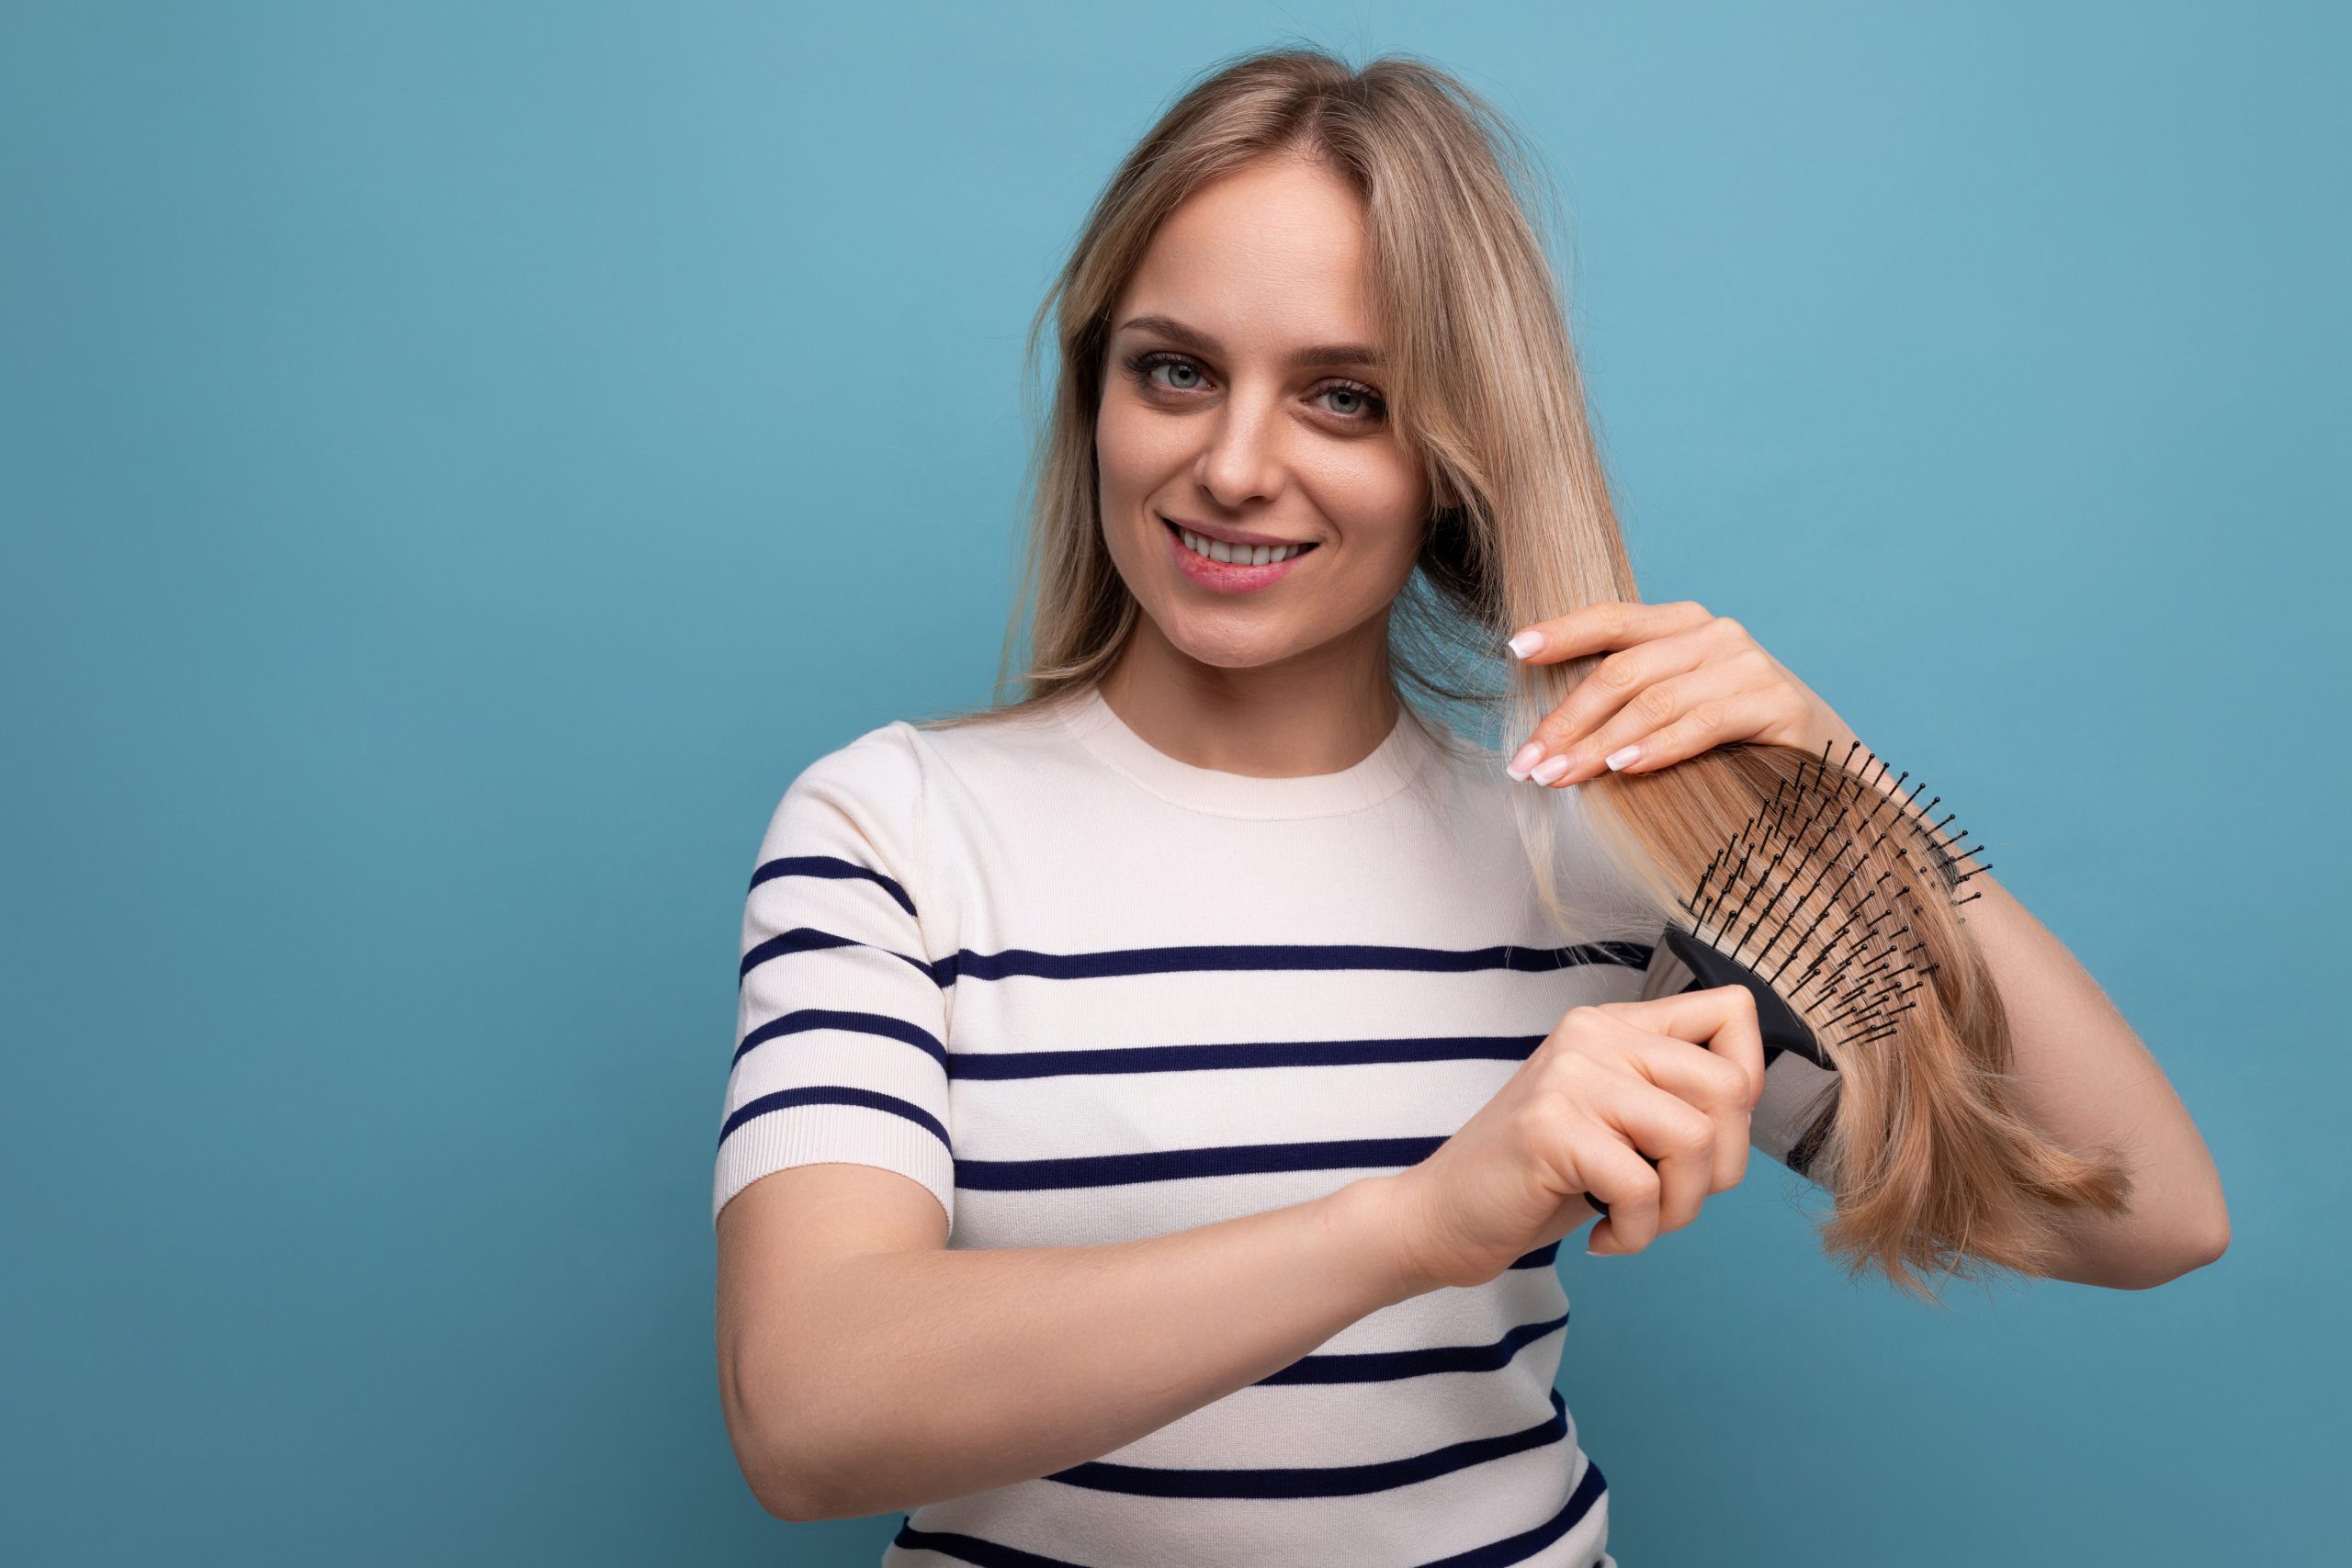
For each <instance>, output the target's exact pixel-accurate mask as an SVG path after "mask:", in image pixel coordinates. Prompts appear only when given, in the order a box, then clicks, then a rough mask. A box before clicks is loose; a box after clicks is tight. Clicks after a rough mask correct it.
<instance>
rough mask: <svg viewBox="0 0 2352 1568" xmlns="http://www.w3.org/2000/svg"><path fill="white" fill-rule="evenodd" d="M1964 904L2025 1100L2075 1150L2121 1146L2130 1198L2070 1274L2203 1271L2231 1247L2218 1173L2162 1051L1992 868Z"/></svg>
mask: <svg viewBox="0 0 2352 1568" xmlns="http://www.w3.org/2000/svg"><path fill="white" fill-rule="evenodd" d="M1964 886H1965V887H1966V889H1967V891H1969V892H1971V893H1973V892H1975V891H1976V890H1977V889H1979V888H1982V889H1983V890H1984V894H1985V896H1984V897H1982V898H1977V899H1973V900H1972V901H1971V902H1970V904H1969V906H1968V908H1967V916H1968V929H1969V931H1971V932H1972V933H1973V935H1974V936H1975V938H1976V941H1977V945H1978V946H1979V947H1980V948H1981V949H1982V950H1983V952H1984V953H1985V963H1986V964H1988V965H1989V966H1990V967H1991V969H1992V971H1993V974H1994V976H1995V978H1996V984H1997V985H1998V987H1999V988H2000V992H2001V1001H2002V1004H2003V1006H2004V1007H2005V1008H2006V1009H2007V1012H2008V1016H2009V1038H2010V1043H2011V1046H2012V1048H2013V1051H2014V1054H2015V1056H2016V1062H2015V1067H2014V1070H2015V1071H2016V1073H2017V1075H2018V1081H2017V1083H2016V1084H2015V1085H2014V1089H2013V1092H2014V1093H2015V1095H2016V1096H2017V1100H2018V1110H2019V1111H2021V1112H2022V1113H2023V1114H2024V1115H2025V1116H2026V1117H2027V1119H2028V1120H2030V1121H2031V1122H2033V1123H2034V1124H2035V1125H2036V1126H2039V1127H2040V1128H2041V1130H2042V1131H2044V1132H2045V1133H2048V1134H2050V1135H2051V1136H2052V1138H2054V1139H2056V1140H2057V1141H2058V1142H2059V1143H2061V1144H2063V1145H2065V1146H2067V1147H2068V1148H2071V1149H2073V1150H2075V1152H2077V1153H2087V1152H2088V1151H2090V1150H2091V1149H2094V1148H2097V1147H2099V1146H2101V1145H2107V1146H2111V1147H2113V1148H2115V1149H2117V1150H2119V1151H2120V1152H2121V1154H2122V1155H2123V1156H2124V1160H2125V1165H2126V1168H2127V1169H2128V1170H2129V1172H2130V1173H2131V1207H2130V1209H2128V1210H2127V1211H2125V1212H2124V1213H2120V1214H2098V1213H2094V1214H2092V1215H2090V1216H2089V1217H2088V1218H2087V1219H2086V1220H2084V1221H2082V1222H2079V1223H2078V1224H2076V1225H2075V1228H2074V1231H2073V1233H2072V1235H2073V1243H2072V1247H2071V1249H2070V1252H2069V1256H2068V1258H2067V1259H2066V1261H2065V1263H2064V1266H2062V1267H2061V1268H2059V1269H2056V1270H2055V1272H2056V1274H2057V1277H2058V1278H2060V1279H2062V1280H2075V1281H2076V1282H2078V1283H2080V1284H2086V1285H2106V1286H2109V1287H2111V1288H2113V1289H2117V1290H2144V1289H2146V1288H2147V1287H2149V1286H2151V1285H2161V1284H2163V1283H2164V1282H2165V1280H2173V1279H2177V1278H2178V1277H2179V1276H2181V1275H2183V1274H2186V1273H2188V1271H2189V1270H2190V1269H2200V1268H2202V1267H2204V1266H2205V1265H2206V1264H2208V1263H2211V1262H2212V1261H2213V1260H2214V1259H2215V1258H2219V1257H2221V1256H2222V1252H2223V1250H2224V1249H2226V1248H2227V1247H2229V1245H2230V1212H2229V1208H2228V1205H2227V1204H2226V1203H2224V1202H2223V1201H2222V1179H2221V1177H2220V1175H2219V1173H2217V1172H2216V1171H2215V1170H2214V1168H2213V1156H2212V1155H2211V1152H2209V1151H2208V1150H2207V1149H2206V1147H2205V1140H2204V1139H2203V1138H2202V1137H2200V1136H2199V1134H2198V1132H2197V1124H2196V1122H2193V1121H2191V1120H2190V1119H2189V1115H2188V1110H2187V1108H2186V1107H2184V1106H2183V1105H2182V1104H2181V1102H2180V1097H2179V1096H2178V1095H2177V1094H2175V1093H2174V1092H2173V1089H2172V1085H2171V1083H2170V1082H2168V1081H2167V1080H2166V1079H2165V1075H2164V1069H2162V1068H2161V1067H2159V1066H2156V1061H2155V1058H2154V1056H2152V1055H2149V1053H2148V1048H2147V1047H2146V1046H2145V1045H2144V1044H2143V1043H2141V1041H2140V1037H2139V1035H2138V1034H2136V1033H2135V1032H2133V1031H2132V1028H2131V1025H2130V1024H2129V1023H2126V1022H2125V1021H2124V1020H2123V1015H2122V1014H2121V1013H2120V1012H2119V1011H2117V1010H2116V1008H2115V1004H2114V1003H2112V1002H2111V1001H2109V999H2108V998H2107V993H2106V992H2104V991H2102V990H2101V989H2100V988H2099V986H2098V982H2097V981H2096V980H2094V979H2092V978H2091V976H2090V975H2089V974H2088V973H2087V972H2086V971H2085V970H2084V968H2083V966H2082V965H2081V964H2078V963H2077V962H2075V955H2074V954H2073V953H2069V952H2068V951H2067V950H2066V948H2065V945H2064V943H2062V942H2059V940H2058V939H2057V938H2056V937H2054V936H2052V934H2051V933H2050V931H2048V930H2047V929H2046V928H2044V927H2043V926H2042V924H2041V922H2040V921H2039V920H2037V919H2034V918H2033V916H2032V915H2030V914H2029V913H2028V912H2027V911H2026V908H2025V906H2024V905H2022V904H2020V903H2018V901H2017V899H2016V898H2014V897H2011V896H2010V895H2009V892H2008V890H2007V888H2004V887H2003V886H2000V885H1999V884H1998V883H1996V882H1995V881H1994V880H1993V878H1992V875H1991V874H1989V873H1986V872H1978V873H1976V874H1974V875H1973V876H1970V877H1969V878H1968V880H1967V882H1966V884H1965V885H1964Z"/></svg>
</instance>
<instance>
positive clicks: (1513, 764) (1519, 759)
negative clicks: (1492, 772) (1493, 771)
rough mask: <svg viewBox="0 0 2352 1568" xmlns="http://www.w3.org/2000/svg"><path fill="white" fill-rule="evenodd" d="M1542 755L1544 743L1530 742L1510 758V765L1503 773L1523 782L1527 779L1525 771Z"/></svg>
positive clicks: (1538, 741)
mask: <svg viewBox="0 0 2352 1568" xmlns="http://www.w3.org/2000/svg"><path fill="white" fill-rule="evenodd" d="M1543 755H1544V743H1543V742H1542V741H1540V740H1531V741H1529V742H1528V743H1527V744H1526V745H1524V746H1522V747H1521V748H1520V749H1519V750H1518V752H1517V754H1516V755H1514V756H1513V757H1512V758H1511V760H1510V766H1509V767H1507V768H1505V769H1504V770H1503V772H1505V773H1509V774H1510V776H1511V777H1513V778H1515V779H1521V780H1524V779H1525V778H1526V777H1527V770H1528V769H1530V768H1532V767H1533V766H1534V765H1535V763H1536V761H1537V760H1538V759H1539V758H1541V757H1542V756H1543Z"/></svg>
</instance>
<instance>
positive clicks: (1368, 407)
mask: <svg viewBox="0 0 2352 1568" xmlns="http://www.w3.org/2000/svg"><path fill="white" fill-rule="evenodd" d="M1163 370H1165V371H1167V372H1168V376H1169V378H1168V379H1162V378H1161V377H1160V374H1159V373H1160V372H1161V371H1163ZM1127 371H1128V374H1130V375H1132V376H1134V377H1135V378H1136V380H1138V381H1140V382H1141V383H1143V384H1144V385H1145V386H1147V387H1153V388H1158V389H1160V390H1162V391H1170V392H1193V391H1198V390H1199V389H1201V387H1202V386H1203V384H1204V379H1205V378H1204V377H1203V376H1202V374H1201V367H1199V366H1197V365H1195V364H1193V362H1192V361H1191V360H1189V359H1186V358H1183V357H1182V355H1173V354H1170V353H1167V352H1166V351H1164V350H1162V351H1158V352H1154V353H1150V354H1138V355H1135V356H1134V357H1132V358H1130V359H1129V360H1128V361H1127ZM1178 378H1182V379H1178ZM1313 395H1314V396H1315V397H1316V398H1333V399H1337V400H1338V401H1336V402H1334V403H1327V404H1326V405H1325V408H1326V411H1327V412H1330V413H1332V414H1335V415H1337V416H1338V417H1339V419H1340V422H1341V423H1345V424H1377V423H1379V422H1380V421H1381V419H1382V418H1383V417H1384V416H1385V414H1386V413H1387V411H1388V404H1387V401H1386V400H1385V399H1384V398H1382V397H1381V395H1380V394H1379V393H1378V392H1375V391H1374V390H1373V389H1371V388H1370V387H1365V386H1360V385H1358V384H1357V383H1355V382H1353V381H1340V382H1337V383H1335V384H1333V385H1331V386H1329V387H1325V388H1323V389H1321V390H1319V391H1317V392H1316V393H1315V394H1313Z"/></svg>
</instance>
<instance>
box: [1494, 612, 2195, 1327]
mask: <svg viewBox="0 0 2352 1568" xmlns="http://www.w3.org/2000/svg"><path fill="white" fill-rule="evenodd" d="M1511 648H1512V650H1513V651H1514V652H1517V653H1518V654H1519V656H1520V657H1521V659H1523V660H1527V661H1528V662H1529V663H1533V664H1554V663H1558V662H1560V661H1561V660H1568V659H1575V658H1581V657H1586V656H1589V655H1593V654H1599V653H1604V652H1607V653H1608V657H1607V658H1605V659H1603V660H1600V663H1599V664H1597V665H1595V666H1594V667H1593V668H1592V669H1591V670H1590V671H1588V672H1587V673H1586V674H1585V675H1584V677H1583V678H1582V679H1581V680H1580V681H1578V682H1577V684H1576V686H1575V688H1574V689H1573V690H1571V691H1570V692H1569V694H1567V697H1566V700H1564V701H1563V702H1562V703H1561V704H1560V705H1558V706H1557V707H1555V709H1553V710H1552V712H1551V713H1549V714H1548V715H1546V716H1544V719H1543V721H1542V722H1541V723H1539V724H1538V725H1537V726H1536V727H1535V733H1534V734H1533V735H1532V737H1531V738H1530V739H1529V742H1528V744H1527V746H1526V747H1525V748H1524V749H1523V750H1521V752H1520V753H1519V754H1518V755H1517V756H1516V757H1514V758H1513V759H1512V769H1511V771H1512V776H1514V777H1517V778H1528V777H1531V776H1532V777H1533V778H1534V779H1535V781H1536V782H1538V783H1540V784H1547V785H1549V786H1550V787H1552V788H1555V789H1560V788H1567V787H1570V786H1573V785H1575V784H1580V783H1582V782H1583V781H1584V780H1586V779H1589V778H1591V777H1593V776H1594V775H1595V774H1597V773H1600V772H1601V771H1602V770H1603V769H1604V768H1622V769H1624V770H1626V771H1628V772H1631V773H1650V772H1654V771H1655V770H1657V769H1659V768H1665V767H1671V766H1672V765H1673V764H1675V763H1676V762H1679V761H1682V760H1683V759H1685V758H1687V757H1693V756H1696V755H1698V754H1699V753H1700V752H1702V751H1704V750H1708V749H1709V748H1710V747H1713V746H1721V745H1724V744H1726V743H1728V742H1733V741H1743V740H1760V741H1766V742H1770V743H1772V744H1775V745H1781V746H1793V747H1796V748H1797V749H1798V750H1803V751H1807V752H1820V751H1823V750H1824V748H1825V747H1826V748H1828V749H1829V754H1831V755H1838V754H1847V755H1850V753H1849V751H1848V748H1849V745H1850V744H1852V743H1854V741H1855V731H1854V729H1853V728H1851V727H1850V726H1849V725H1848V724H1847V723H1846V721H1845V720H1844V719H1843V718H1841V717H1839V716H1838V713H1837V711H1836V710H1835V709H1833V708H1831V707H1830V706H1829V705H1828V704H1827V703H1826V702H1825V701H1823V700H1822V698H1821V695H1820V694H1818V693H1817V692H1815V691H1814V689H1813V688H1812V687H1810V686H1808V685H1806V684H1805V683H1804V682H1803V681H1800V680H1798V679H1797V677H1796V675H1795V673H1794V672H1793V671H1791V670H1790V669H1789V668H1788V667H1787V666H1786V665H1784V664H1782V663H1781V661H1780V660H1777V659H1774V658H1773V657H1772V656H1771V655H1770V654H1769V653H1767V652H1766V651H1765V650H1764V649H1763V648H1762V647H1760V646H1759V645H1758V643H1757V641H1756V639H1755V638H1754V637H1751V636H1750V635H1749V634H1748V632H1747V628H1746V627H1745V626H1741V625H1740V624H1739V623H1738V622H1737V621H1735V620H1732V619H1730V618H1729V617H1728V616H1724V615H1710V614H1709V613H1708V612H1707V610H1706V609H1705V608H1704V607H1703V606H1702V605H1699V604H1693V603H1691V602H1689V601H1683V602H1680V603H1677V604H1623V603H1619V602H1615V601H1609V602H1605V603H1601V604H1588V605H1585V606H1583V607H1581V608H1579V609H1577V610H1573V611H1571V612H1569V613H1568V614H1567V615H1562V616H1559V617H1558V618H1556V619H1555V620H1549V621H1544V622H1540V623H1538V624H1536V625H1534V626H1528V627H1525V628H1522V629H1521V632H1520V633H1519V634H1518V636H1517V637H1514V638H1513V639H1512V642H1511ZM1611 649H1615V650H1617V651H1614V652H1609V650H1611ZM1546 756H1549V757H1550V758H1552V759H1554V761H1553V762H1552V763H1551V765H1549V766H1546V765H1544V763H1543V762H1542V761H1540V759H1543V758H1544V757H1546ZM1558 759H1566V761H1565V762H1562V761H1558ZM1871 782H1872V783H1874V784H1877V785H1878V786H1879V788H1880V789H1881V791H1882V792H1883V793H1884V794H1887V795H1890V796H1892V795H1894V794H1895V793H1896V785H1897V782H1898V781H1897V780H1893V779H1889V778H1887V777H1886V774H1885V772H1884V770H1883V769H1882V770H1880V771H1878V772H1877V773H1875V774H1874V775H1873V776H1872V778H1871ZM1968 881H1969V883H1970V884H1972V885H1973V886H1982V887H1983V889H1984V893H1985V897H1982V898H1979V899H1976V900H1974V901H1973V902H1972V903H1970V904H1969V906H1968V926H1969V930H1970V931H1973V932H1974V933H1975V934H1976V937H1977V939H1978V942H1980V944H1981V945H1982V947H1983V949H1984V953H1985V960H1986V962H1987V963H1988V964H1990V965H1991V967H1992V970H1993V973H1994V976H1995V981H1996V985H1997V986H1998V987H1999V989H2000V993H2001V999H2002V1001H2003V1003H2004V1004H2006V1007H2007V1012H2008V1017H2009V1028H2010V1035H2011V1041H2012V1044H2013V1046H2014V1051H2015V1055H2016V1062H2015V1070H2016V1072H2017V1073H2018V1077H2020V1078H2021V1079H2022V1081H2021V1082H2020V1083H2019V1084H2018V1102H2019V1103H2018V1110H2019V1111H2021V1112H2022V1113H2023V1114H2025V1115H2026V1116H2027V1117H2028V1118H2029V1119H2030V1120H2031V1121H2032V1122H2034V1123H2035V1124H2036V1125H2037V1126H2039V1127H2040V1128H2041V1130H2042V1131H2043V1132H2045V1133H2047V1134H2050V1135H2051V1136H2052V1138H2054V1139H2055V1140H2057V1141H2058V1142H2059V1143H2060V1144H2063V1145H2066V1146H2067V1147H2069V1148H2072V1149H2074V1150H2075V1152H2077V1153H2084V1154H2087V1153H2088V1152H2090V1151H2091V1150H2093V1149H2095V1148H2098V1147H2101V1146H2109V1147H2113V1148H2115V1149H2117V1150H2119V1151H2120V1152H2121V1153H2122V1155H2123V1156H2124V1158H2125V1161H2126V1164H2127V1167H2128V1168H2129V1170H2130V1172H2131V1179H2132V1193H2131V1208H2130V1210H2129V1211H2128V1212H2126V1213H2121V1214H2116V1215H2097V1216H2095V1217H2093V1218H2091V1219H2089V1220H2087V1221H2086V1222H2084V1223H2082V1224H2079V1225H2078V1226H2077V1227H2076V1228H2075V1233H2074V1246H2073V1248H2072V1251H2071V1255H2070V1257H2069V1258H2068V1259H2067V1260H2066V1262H2065V1264H2064V1266H2063V1267H2062V1268H2061V1269H2060V1270H2059V1274H2058V1277H2059V1278H2061V1279H2065V1280H2076V1281H2078V1282H2080V1283H2083V1284H2087V1285H2109V1286H2113V1287H2116V1288H2118V1289H2125V1290H2131V1289H2142V1288H2144V1287H2146V1286H2150V1285H2161V1284H2163V1283H2164V1282H2165V1280H2171V1279H2175V1278H2177V1277H2178V1276H2180V1275H2182V1274H2185V1273H2187V1272H2188V1270H2190V1269H2196V1268H2200V1267H2202V1266H2203V1265H2205V1264H2208V1263H2211V1262H2212V1261H2213V1260H2214V1259H2215V1258H2219V1257H2221V1256H2222V1250H2223V1249H2224V1248H2225V1247H2228V1246H2229V1243H2230V1215H2229V1210H2228V1208H2227V1206H2226V1205H2225V1204H2224V1203H2223V1202H2222V1182H2221V1178H2220V1177H2219V1176H2218V1175H2216V1174H2215V1172H2214V1169H2213V1156H2211V1154H2210V1153H2208V1152H2207V1151H2206V1148H2205V1143H2204V1140H2203V1139H2202V1138H2200V1137H2199V1136H2198V1134H2197V1126H2196V1123H2195V1122H2191V1121H2190V1120H2189V1118H2188V1111H2187V1110H2186V1109H2184V1108H2183V1107H2182V1105H2181V1103H2180V1100H2179V1097H2177V1095H2175V1094H2174V1093H2173V1091H2172V1086H2171V1084H2169V1083H2167V1082H2166V1081H2165V1075H2164V1073H2163V1071H2162V1069H2160V1068H2159V1067H2158V1066H2156V1063H2155V1059H2154V1057H2153V1056H2151V1055H2149V1054H2148V1050H2147V1047H2146V1046H2144V1045H2143V1044H2142V1043H2140V1039H2139V1036H2138V1035H2136V1034H2134V1033H2133V1032H2132V1031H2131V1025H2130V1024H2128V1023H2126V1022H2124V1021H2123V1018H2122V1015H2121V1014H2120V1013H2118V1012H2117V1011H2116V1010H2115V1007H2114V1004H2112V1003H2111V1002H2109V1000H2108V999H2107V996H2106V993H2105V992H2103V991H2101V990H2100V989H2099V987H2098V983H2097V982H2096V981H2094V980H2093V979H2092V978H2091V977H2090V976H2089V975H2088V974H2086V973H2085V972H2084V970H2083V967H2082V965H2081V964H2077V963H2075V958H2074V955H2073V954H2072V953H2068V952H2067V951H2066V949H2065V947H2064V945H2063V944H2062V943H2061V942H2059V941H2058V939H2057V938H2056V937H2054V936H2052V935H2051V934H2050V932H2049V931H2045V930H2043V929H2042V927H2041V923H2040V922H2039V921H2037V920H2036V919H2034V918H2033V917H2032V916H2031V915H2030V914H2028V913H2026V910H2025V907H2024V906H2023V905H2021V904H2019V903H2018V901H2017V900H2016V899H2015V898H2013V897H2010V896H2009V895H2008V893H2007V891H2006V890H2005V889H2003V888H2002V887H2001V886H1999V885H1997V884H1996V883H1995V882H1994V881H1993V879H1992V877H1991V876H1990V875H1989V874H1985V873H1983V872H1979V873H1976V874H1973V875H1972V876H1970V877H1969V878H1968ZM1973 886H1972V891H1973Z"/></svg>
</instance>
